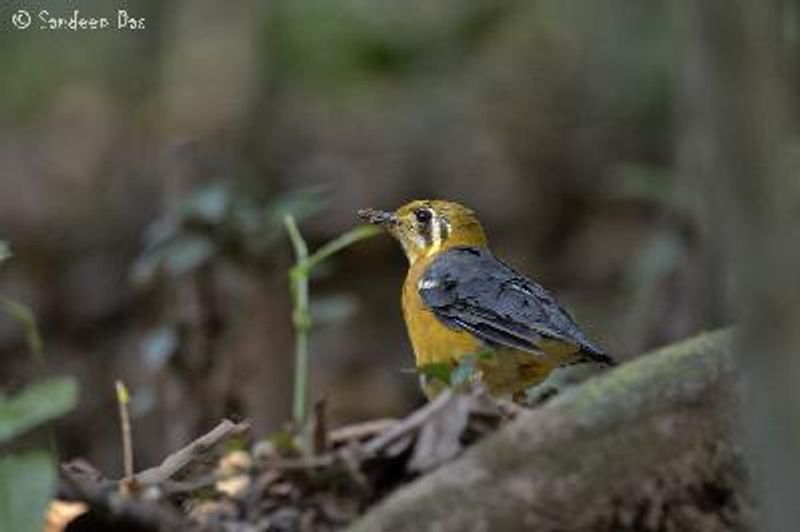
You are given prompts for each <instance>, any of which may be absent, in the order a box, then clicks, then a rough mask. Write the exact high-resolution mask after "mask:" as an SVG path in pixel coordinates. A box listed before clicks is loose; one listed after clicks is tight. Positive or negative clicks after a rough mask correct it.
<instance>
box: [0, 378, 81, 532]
mask: <svg viewBox="0 0 800 532" xmlns="http://www.w3.org/2000/svg"><path fill="white" fill-rule="evenodd" d="M77 396H78V385H77V383H76V382H75V380H74V379H72V378H69V377H56V378H50V379H46V380H42V381H39V382H36V383H34V384H31V385H29V386H28V387H26V388H25V389H24V390H22V391H21V392H19V393H18V394H16V395H14V396H12V397H4V396H2V395H0V444H4V443H9V442H10V441H11V440H12V439H13V438H16V437H19V436H22V435H23V434H25V433H26V432H28V431H30V430H33V429H35V428H37V427H40V426H42V425H43V424H45V423H47V422H49V421H53V420H55V419H57V418H59V417H61V416H63V415H64V414H66V413H67V412H69V411H70V410H72V409H73V408H74V407H75V404H76V402H77ZM55 483H56V465H55V460H54V457H53V456H51V453H50V452H47V451H40V450H33V451H30V450H29V451H20V452H16V453H12V454H10V455H7V456H5V457H3V458H2V459H0V523H1V524H2V525H3V526H4V527H5V528H2V530H13V531H15V532H16V531H19V532H38V531H39V530H41V529H42V523H43V520H44V513H45V509H46V508H47V505H48V503H49V501H50V498H51V497H52V495H53V491H54V489H55Z"/></svg>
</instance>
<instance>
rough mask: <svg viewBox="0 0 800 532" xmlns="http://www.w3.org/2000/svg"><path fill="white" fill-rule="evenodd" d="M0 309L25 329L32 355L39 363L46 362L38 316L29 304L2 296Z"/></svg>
mask: <svg viewBox="0 0 800 532" xmlns="http://www.w3.org/2000/svg"><path fill="white" fill-rule="evenodd" d="M0 310H2V311H3V312H5V313H6V314H8V315H9V316H11V317H12V318H13V319H15V320H17V321H18V322H19V323H20V324H21V325H22V327H23V328H24V329H25V341H26V343H27V344H28V349H30V351H31V355H33V358H34V359H35V360H36V361H37V362H38V363H40V364H41V363H43V362H44V342H43V341H42V335H41V334H39V327H38V326H37V325H36V316H34V315H33V311H32V310H31V309H30V307H28V306H27V305H23V304H22V303H19V302H18V301H14V300H12V299H8V298H6V297H2V296H0Z"/></svg>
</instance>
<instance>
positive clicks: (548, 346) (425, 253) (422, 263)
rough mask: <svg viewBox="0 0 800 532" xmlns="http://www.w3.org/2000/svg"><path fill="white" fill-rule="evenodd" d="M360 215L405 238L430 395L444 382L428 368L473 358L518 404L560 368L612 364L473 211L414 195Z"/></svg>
mask: <svg viewBox="0 0 800 532" xmlns="http://www.w3.org/2000/svg"><path fill="white" fill-rule="evenodd" d="M358 216H359V218H361V219H362V220H363V221H366V222H368V223H371V224H375V225H378V226H381V227H382V228H384V229H385V230H386V231H387V232H388V233H389V234H390V235H391V236H393V237H394V238H395V239H396V240H398V241H399V243H400V245H401V246H402V248H403V251H404V253H405V255H406V258H407V259H408V263H409V267H408V273H407V275H406V278H405V281H404V283H403V288H402V297H401V303H402V310H403V317H404V319H405V323H406V328H407V330H408V336H409V339H410V341H411V345H412V348H413V350H414V354H415V359H416V367H417V369H418V370H419V372H420V379H421V385H422V389H423V392H424V393H425V395H426V396H427V397H428V398H429V399H432V398H433V397H435V396H436V395H438V394H439V393H440V392H441V391H442V389H444V387H446V386H445V385H444V384H443V383H442V382H441V379H434V378H431V376H430V375H429V374H427V373H426V371H425V369H426V368H431V367H442V366H443V367H445V368H449V369H450V370H455V369H456V368H457V367H459V364H460V363H462V362H463V361H464V360H468V359H469V360H472V361H474V365H475V370H476V373H477V374H478V380H479V381H480V382H481V383H482V385H483V386H484V387H485V389H486V390H487V391H488V393H489V394H490V395H493V396H496V397H502V398H508V397H510V398H511V399H512V400H514V401H516V402H522V401H523V400H524V397H525V395H524V394H525V391H526V390H528V389H530V388H531V387H532V386H534V385H536V384H539V383H540V382H542V381H543V380H544V379H545V378H546V377H547V376H548V375H549V374H550V373H551V372H552V371H553V370H554V369H556V368H558V367H560V366H563V365H570V364H573V363H576V362H583V361H591V362H594V363H597V364H599V365H600V366H602V367H608V366H611V365H614V360H613V358H612V357H611V356H610V355H609V354H608V353H607V352H606V351H604V350H603V349H602V348H600V347H599V346H598V345H597V344H595V343H594V342H592V341H591V340H590V339H589V337H588V336H587V335H586V334H585V333H584V332H583V331H582V330H581V329H580V328H579V327H578V325H577V324H576V323H575V320H574V319H573V318H572V316H571V315H570V314H569V313H568V312H567V310H566V309H564V307H562V306H561V305H560V304H559V303H558V301H557V300H556V298H555V297H554V296H553V295H552V294H551V293H550V292H549V291H548V290H547V289H545V288H544V287H543V286H542V285H541V284H539V283H537V282H536V281H534V280H533V279H531V278H529V277H526V276H524V275H522V274H520V273H518V272H517V271H516V270H514V269H513V268H512V267H510V266H508V265H507V264H506V263H504V262H503V261H501V260H500V259H498V258H497V257H495V255H494V254H493V253H492V252H491V250H490V249H489V243H488V240H487V237H486V233H485V232H484V229H483V226H482V225H481V223H480V221H479V220H478V217H477V215H476V214H475V212H474V211H472V210H471V209H469V208H467V207H465V206H464V205H461V204H460V203H456V202H453V201H446V200H414V201H411V202H409V203H407V204H405V205H403V206H402V207H400V208H399V209H397V210H396V211H393V212H387V211H381V210H376V209H362V210H360V211H359V212H358Z"/></svg>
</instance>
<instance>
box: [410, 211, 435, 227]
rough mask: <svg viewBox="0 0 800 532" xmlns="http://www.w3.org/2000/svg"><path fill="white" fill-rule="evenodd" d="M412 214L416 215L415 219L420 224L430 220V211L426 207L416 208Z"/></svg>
mask: <svg viewBox="0 0 800 532" xmlns="http://www.w3.org/2000/svg"><path fill="white" fill-rule="evenodd" d="M414 216H415V217H416V219H417V221H418V222H419V223H421V224H426V223H428V222H430V221H431V217H432V216H433V215H432V214H431V211H430V210H428V209H417V210H416V211H414Z"/></svg>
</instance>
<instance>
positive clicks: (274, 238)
mask: <svg viewBox="0 0 800 532" xmlns="http://www.w3.org/2000/svg"><path fill="white" fill-rule="evenodd" d="M323 197H324V196H323V190H322V189H320V188H311V189H304V190H298V191H292V192H288V193H285V194H281V195H277V196H276V197H274V198H270V199H268V200H266V201H263V202H259V201H257V200H256V199H254V198H253V197H252V196H250V195H248V194H246V193H244V192H241V191H236V190H233V189H232V187H230V186H227V185H225V184H222V183H214V184H211V185H209V186H206V187H204V188H201V189H200V190H198V191H196V192H195V193H194V194H192V195H191V196H189V197H188V198H187V199H186V200H185V201H184V202H183V203H182V205H181V207H180V208H179V211H178V213H177V214H172V213H170V214H168V215H167V216H165V217H162V218H160V219H158V220H156V221H155V222H153V223H152V224H151V225H150V227H149V228H148V231H147V237H146V243H145V249H144V251H143V252H142V254H141V255H140V256H139V257H138V258H137V259H136V261H135V262H134V264H133V268H132V272H131V273H132V278H133V280H134V282H136V283H138V284H148V283H150V282H152V281H153V280H154V279H155V278H156V276H157V275H158V274H166V275H168V276H172V277H179V276H182V275H185V274H187V273H190V272H192V271H195V270H197V269H198V268H200V267H201V266H203V265H205V264H208V263H209V262H210V261H212V260H213V259H215V258H234V259H239V260H243V261H245V262H255V263H262V264H263V263H269V262H270V260H271V255H270V252H271V251H272V249H273V248H274V246H275V245H276V244H277V243H279V241H280V238H281V234H282V224H283V218H284V216H286V215H287V214H289V213H293V214H294V215H295V216H297V217H298V218H306V217H307V216H310V215H312V214H314V213H316V212H318V211H319V210H320V208H321V207H322V205H323Z"/></svg>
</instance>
